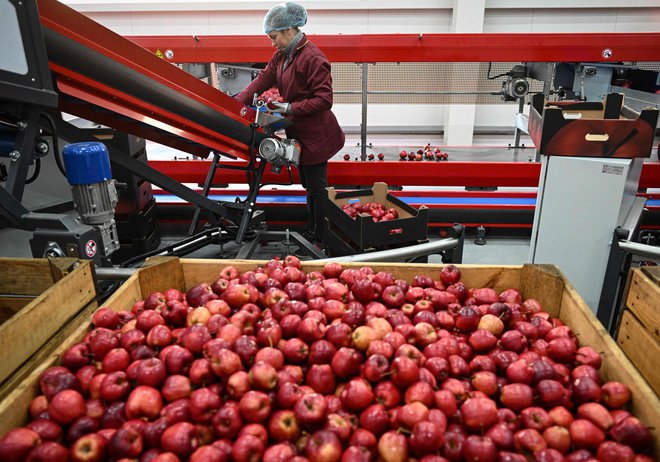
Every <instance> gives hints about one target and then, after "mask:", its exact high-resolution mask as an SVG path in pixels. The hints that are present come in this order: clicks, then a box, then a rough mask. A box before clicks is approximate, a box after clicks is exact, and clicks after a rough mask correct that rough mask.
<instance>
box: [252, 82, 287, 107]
mask: <svg viewBox="0 0 660 462" xmlns="http://www.w3.org/2000/svg"><path fill="white" fill-rule="evenodd" d="M257 101H261V102H263V103H265V104H266V107H268V108H269V109H273V108H274V107H273V106H271V103H283V102H284V98H283V97H282V96H280V90H279V89H278V88H276V87H273V88H270V89H268V90H266V91H265V92H263V93H262V94H260V95H259V97H258V98H257Z"/></svg>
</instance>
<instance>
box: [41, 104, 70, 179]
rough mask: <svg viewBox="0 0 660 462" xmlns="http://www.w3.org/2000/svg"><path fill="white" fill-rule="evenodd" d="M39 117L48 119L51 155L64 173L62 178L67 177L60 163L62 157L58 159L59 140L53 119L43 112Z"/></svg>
mask: <svg viewBox="0 0 660 462" xmlns="http://www.w3.org/2000/svg"><path fill="white" fill-rule="evenodd" d="M41 117H43V118H44V119H46V120H47V121H48V124H49V125H50V132H51V136H52V137H53V155H54V156H55V163H56V164H57V168H58V169H59V171H60V173H62V175H64V178H67V176H66V171H65V170H64V165H63V164H62V159H60V142H59V140H58V138H57V129H56V128H55V121H54V120H53V118H52V117H51V116H50V114H46V113H45V112H42V113H41Z"/></svg>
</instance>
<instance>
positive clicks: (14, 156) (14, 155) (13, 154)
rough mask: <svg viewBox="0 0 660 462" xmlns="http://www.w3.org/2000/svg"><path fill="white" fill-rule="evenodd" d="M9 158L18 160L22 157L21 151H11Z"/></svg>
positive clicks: (13, 160)
mask: <svg viewBox="0 0 660 462" xmlns="http://www.w3.org/2000/svg"><path fill="white" fill-rule="evenodd" d="M9 158H10V159H11V161H12V162H18V161H19V160H20V158H21V153H20V152H18V151H12V152H10V153H9Z"/></svg>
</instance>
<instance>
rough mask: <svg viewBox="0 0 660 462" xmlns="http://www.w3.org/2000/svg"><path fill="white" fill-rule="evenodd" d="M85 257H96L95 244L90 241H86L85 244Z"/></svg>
mask: <svg viewBox="0 0 660 462" xmlns="http://www.w3.org/2000/svg"><path fill="white" fill-rule="evenodd" d="M85 255H87V256H88V257H89V258H92V257H93V256H94V255H96V242H95V241H94V240H92V239H90V240H89V241H87V244H85Z"/></svg>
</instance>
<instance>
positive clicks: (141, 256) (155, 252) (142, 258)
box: [119, 227, 230, 268]
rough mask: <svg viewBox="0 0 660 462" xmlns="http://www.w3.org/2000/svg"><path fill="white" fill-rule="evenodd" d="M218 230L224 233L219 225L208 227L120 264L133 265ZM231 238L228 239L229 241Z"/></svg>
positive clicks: (124, 266)
mask: <svg viewBox="0 0 660 462" xmlns="http://www.w3.org/2000/svg"><path fill="white" fill-rule="evenodd" d="M216 232H217V233H218V235H221V234H222V231H220V228H219V227H218V228H211V229H207V230H205V231H202V232H199V233H197V234H194V235H192V236H189V237H187V238H185V239H182V240H181V241H178V242H175V243H173V244H170V245H168V246H165V247H161V248H158V249H154V250H150V251H149V252H145V253H142V254H140V255H136V256H135V257H131V258H129V259H128V260H126V261H124V262H122V263H121V264H120V265H119V266H120V267H121V268H126V267H127V266H129V265H132V264H134V263H136V262H139V261H142V260H144V259H146V258H149V257H152V256H154V255H158V254H162V253H169V252H172V251H173V250H175V249H176V248H177V247H180V246H183V245H186V244H188V243H191V242H194V241H196V240H197V239H200V238H203V237H208V236H209V235H210V234H213V233H216ZM229 240H230V239H228V241H229Z"/></svg>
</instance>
